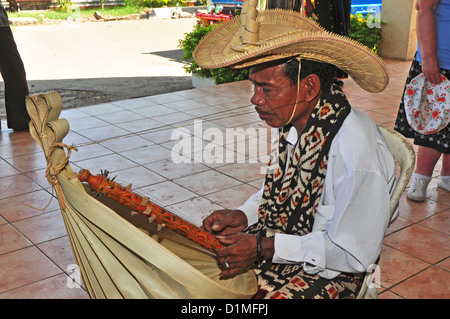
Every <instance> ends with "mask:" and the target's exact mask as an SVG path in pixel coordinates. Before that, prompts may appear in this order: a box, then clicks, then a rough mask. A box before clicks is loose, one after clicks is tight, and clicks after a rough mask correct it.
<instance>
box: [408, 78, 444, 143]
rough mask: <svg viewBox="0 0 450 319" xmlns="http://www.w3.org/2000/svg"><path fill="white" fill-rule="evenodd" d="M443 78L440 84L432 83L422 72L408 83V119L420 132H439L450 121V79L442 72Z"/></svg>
mask: <svg viewBox="0 0 450 319" xmlns="http://www.w3.org/2000/svg"><path fill="white" fill-rule="evenodd" d="M441 80H442V82H441V83H440V84H436V85H435V84H432V83H430V82H428V81H427V80H426V79H425V76H424V74H423V73H421V74H419V75H418V76H416V77H415V78H414V79H412V80H411V82H410V83H408V84H407V85H406V88H405V94H404V97H403V103H404V106H405V113H406V119H407V120H408V123H409V125H411V127H412V129H413V130H414V131H416V132H418V133H420V134H424V135H429V134H433V133H437V132H439V131H440V130H442V129H443V128H444V127H446V126H447V125H448V124H449V123H450V100H449V98H450V81H449V80H448V79H447V78H446V77H445V76H443V75H442V74H441Z"/></svg>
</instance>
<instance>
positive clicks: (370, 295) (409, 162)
mask: <svg viewBox="0 0 450 319" xmlns="http://www.w3.org/2000/svg"><path fill="white" fill-rule="evenodd" d="M379 129H380V131H381V133H383V136H384V138H385V139H386V142H387V145H388V147H389V150H390V151H391V153H392V155H393V156H394V159H395V161H396V162H397V165H398V173H397V175H398V176H397V181H396V184H395V188H394V191H393V192H392V194H391V220H392V217H393V216H394V214H395V213H396V212H397V209H398V203H399V201H400V197H401V196H402V194H403V192H404V191H405V188H406V186H407V185H408V182H409V180H410V178H411V175H412V173H413V171H414V165H415V161H416V156H415V152H414V149H413V147H412V145H411V143H409V142H408V140H407V139H406V138H405V137H404V136H403V135H401V134H400V133H398V132H396V131H394V130H392V129H389V128H387V127H384V126H379ZM375 271H376V267H373V268H372V269H370V270H369V271H368V272H367V273H366V275H365V277H364V282H363V285H362V288H361V291H360V292H359V294H358V299H376V298H378V291H377V288H376V286H375V285H374V283H373V278H374V272H375Z"/></svg>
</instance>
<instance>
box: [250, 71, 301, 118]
mask: <svg viewBox="0 0 450 319" xmlns="http://www.w3.org/2000/svg"><path fill="white" fill-rule="evenodd" d="M284 68H285V66H284V64H280V65H275V66H271V67H266V68H263V67H255V68H253V69H252V70H251V72H250V80H251V81H252V82H253V84H254V94H253V97H252V99H251V102H252V103H253V104H254V105H255V109H256V112H258V114H259V117H260V118H261V120H263V121H265V122H266V123H267V125H269V126H271V127H282V126H283V125H285V124H287V122H288V120H289V118H290V117H291V115H292V111H293V108H294V105H295V101H296V97H297V84H293V83H292V82H291V80H290V79H289V78H288V77H286V75H285V74H284Z"/></svg>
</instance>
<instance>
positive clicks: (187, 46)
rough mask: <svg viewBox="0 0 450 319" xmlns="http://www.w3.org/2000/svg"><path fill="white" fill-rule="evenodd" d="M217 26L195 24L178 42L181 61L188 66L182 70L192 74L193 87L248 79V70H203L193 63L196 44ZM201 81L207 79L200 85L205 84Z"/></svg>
mask: <svg viewBox="0 0 450 319" xmlns="http://www.w3.org/2000/svg"><path fill="white" fill-rule="evenodd" d="M217 25H218V24H210V25H203V24H197V25H196V26H195V27H194V30H193V31H191V32H189V33H185V35H186V36H185V38H184V39H181V40H180V41H179V45H178V47H179V48H181V49H182V50H183V57H182V60H184V61H188V64H187V65H185V66H184V69H185V70H186V72H187V73H191V74H192V78H193V80H192V81H193V86H194V87H199V86H208V85H214V84H222V83H228V82H234V81H241V80H246V79H248V74H249V71H248V69H238V70H232V69H228V68H218V69H204V68H201V67H199V66H198V65H197V63H195V61H194V60H193V59H192V53H193V52H194V50H195V47H196V46H197V44H198V43H199V42H200V40H201V39H202V38H203V37H204V36H206V35H207V34H208V33H209V32H211V30H212V29H213V28H215V27H216V26H217ZM199 79H200V80H199ZM202 79H203V80H205V79H207V80H209V81H206V83H204V84H201V82H205V81H201V80H202ZM197 83H199V84H197Z"/></svg>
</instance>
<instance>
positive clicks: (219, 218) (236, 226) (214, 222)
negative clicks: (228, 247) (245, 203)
mask: <svg viewBox="0 0 450 319" xmlns="http://www.w3.org/2000/svg"><path fill="white" fill-rule="evenodd" d="M247 226H248V221H247V216H246V215H245V214H244V212H243V211H241V210H228V209H224V210H216V211H215V212H213V213H212V214H211V215H209V216H208V217H206V218H205V219H204V220H203V226H202V228H203V229H204V230H206V231H207V232H209V233H211V234H214V235H216V237H217V239H219V240H220V239H221V238H222V237H223V236H229V235H233V234H236V233H240V232H241V231H243V230H244V229H245V228H246V227H247Z"/></svg>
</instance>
